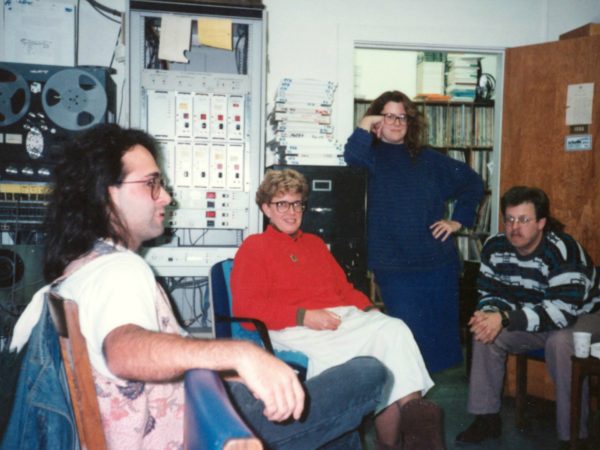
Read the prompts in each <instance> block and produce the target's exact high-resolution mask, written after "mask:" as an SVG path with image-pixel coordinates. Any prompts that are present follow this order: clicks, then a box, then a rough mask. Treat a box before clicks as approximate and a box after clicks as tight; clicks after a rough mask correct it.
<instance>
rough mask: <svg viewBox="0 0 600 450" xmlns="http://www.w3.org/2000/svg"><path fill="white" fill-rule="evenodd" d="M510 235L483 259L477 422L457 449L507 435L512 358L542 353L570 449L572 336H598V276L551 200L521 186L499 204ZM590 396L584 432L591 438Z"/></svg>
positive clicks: (471, 404) (475, 371)
mask: <svg viewBox="0 0 600 450" xmlns="http://www.w3.org/2000/svg"><path fill="white" fill-rule="evenodd" d="M501 210H502V215H503V218H504V226H505V232H504V233H500V234H498V235H496V236H493V237H491V238H490V239H489V240H488V241H487V242H486V244H485V246H484V248H483V251H482V254H481V268H480V273H479V277H478V280H477V287H478V290H479V303H478V305H477V311H475V313H474V314H473V316H472V317H471V319H470V321H469V326H470V327H471V331H472V333H473V363H472V367H471V376H470V381H469V400H468V411H469V412H470V413H471V414H475V420H474V422H473V423H472V424H471V425H470V426H469V427H468V428H467V429H466V430H465V431H463V432H462V433H460V434H459V435H458V436H457V438H456V442H457V443H458V444H475V443H479V442H481V441H483V440H485V439H488V438H496V437H499V436H500V433H501V421H500V415H499V411H500V406H501V395H502V387H503V382H504V373H505V363H506V356H507V353H523V352H528V351H530V350H534V349H539V348H544V349H545V359H546V367H547V368H548V371H549V372H550V375H551V377H552V379H553V380H554V383H555V386H556V422H557V433H558V438H559V440H560V441H561V443H560V446H561V447H563V446H565V448H568V440H569V438H570V426H569V411H570V388H571V355H572V354H573V337H572V333H573V331H575V330H577V331H588V332H592V333H593V340H594V339H596V340H598V339H599V338H600V288H599V274H598V272H597V271H596V269H595V267H594V264H593V262H592V260H591V258H590V257H589V255H588V254H587V253H586V251H585V250H584V249H583V247H582V246H581V245H580V244H579V243H578V242H577V241H576V240H575V239H573V237H571V236H570V235H568V234H566V233H564V232H563V228H564V226H563V225H562V224H561V223H560V222H559V221H557V220H556V219H554V218H553V217H551V216H550V202H549V200H548V196H547V195H546V194H545V193H544V192H543V191H542V190H540V189H537V188H530V187H526V186H516V187H513V188H511V189H509V190H508V191H507V192H506V193H505V194H504V196H503V197H502V199H501ZM587 403H588V402H587V392H584V395H583V401H582V417H581V426H580V430H579V436H578V437H579V438H581V442H580V443H581V445H582V448H584V446H585V439H586V437H587V426H586V425H587V415H588V414H587V413H588V411H587Z"/></svg>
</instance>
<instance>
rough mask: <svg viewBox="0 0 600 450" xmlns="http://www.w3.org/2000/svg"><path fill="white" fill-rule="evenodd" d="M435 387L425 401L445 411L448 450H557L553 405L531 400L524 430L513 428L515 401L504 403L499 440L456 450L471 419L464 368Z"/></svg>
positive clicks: (598, 448) (599, 419)
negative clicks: (501, 430) (437, 405)
mask: <svg viewBox="0 0 600 450" xmlns="http://www.w3.org/2000/svg"><path fill="white" fill-rule="evenodd" d="M433 379H434V381H435V382H436V385H435V387H434V388H433V389H432V390H431V391H430V392H429V394H428V395H427V398H429V399H430V400H433V401H435V402H436V403H437V404H439V405H440V406H441V407H442V408H443V409H444V417H445V422H444V425H445V435H446V445H447V448H448V450H453V449H460V450H501V449H502V450H504V449H506V450H512V449H519V450H520V449H524V450H538V449H539V450H554V449H557V448H558V441H557V438H556V431H555V422H554V403H553V402H548V401H543V400H536V399H531V403H530V405H529V407H528V408H527V416H526V418H527V427H526V428H525V429H524V430H518V429H517V428H516V426H515V407H514V401H513V400H512V399H510V398H506V399H504V402H503V406H502V411H501V415H502V427H503V432H502V436H501V437H500V438H498V439H494V440H488V441H485V442H484V443H482V444H481V445H468V446H457V445H456V444H455V443H454V439H455V437H456V435H457V434H458V433H459V432H461V431H462V430H464V429H465V428H466V427H467V426H469V424H470V423H471V421H472V420H473V417H472V416H470V415H469V414H468V413H467V410H466V409H467V392H468V385H467V383H468V379H467V376H466V371H465V368H464V366H459V367H456V368H452V369H449V370H446V371H443V372H441V373H438V374H435V375H434V376H433ZM592 432H593V433H594V437H593V440H592V442H591V445H590V447H589V449H590V450H600V414H596V415H595V416H594V417H593V420H592ZM372 440H373V431H372V429H369V432H368V433H367V447H368V448H369V449H373V445H372Z"/></svg>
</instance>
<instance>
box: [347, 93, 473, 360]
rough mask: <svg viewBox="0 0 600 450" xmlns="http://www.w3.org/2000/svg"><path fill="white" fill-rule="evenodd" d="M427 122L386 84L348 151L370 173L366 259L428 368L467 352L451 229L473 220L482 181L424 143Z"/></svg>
mask: <svg viewBox="0 0 600 450" xmlns="http://www.w3.org/2000/svg"><path fill="white" fill-rule="evenodd" d="M423 126H424V123H423V117H422V115H421V113H420V112H419V111H418V110H417V108H416V106H415V105H414V104H413V103H412V102H411V100H410V99H409V98H408V97H407V96H406V95H405V94H403V93H402V92H399V91H388V92H384V93H383V94H381V95H380V96H379V97H378V98H377V99H376V100H375V101H374V102H373V103H372V104H371V105H370V107H369V109H368V110H367V112H366V113H365V116H364V117H363V118H362V119H361V121H360V123H359V126H358V127H357V128H356V130H355V131H354V133H352V135H351V136H350V138H349V139H348V142H347V144H346V147H345V152H344V158H345V160H346V162H347V163H348V164H349V165H350V166H359V167H365V168H367V170H368V173H369V185H368V201H367V208H368V246H369V248H368V254H369V256H368V261H369V268H370V269H371V270H372V271H373V272H374V274H375V279H376V280H377V283H378V284H379V287H380V289H381V294H382V297H383V302H384V303H385V307H386V310H387V313H388V314H390V315H392V316H394V317H398V318H401V319H402V320H404V321H405V322H406V323H407V325H408V326H409V327H410V328H411V330H412V331H413V334H414V335H415V339H416V341H417V343H418V344H419V347H420V348H421V353H422V354H423V357H424V359H425V363H426V364H427V367H428V369H429V371H430V372H437V371H440V370H443V369H445V368H447V367H450V366H453V365H456V364H458V363H459V362H460V361H461V360H462V354H461V350H460V336H459V323H458V320H459V312H458V311H459V309H458V278H459V259H458V253H457V250H456V243H455V240H454V236H453V234H454V233H455V232H457V231H458V230H459V229H461V228H462V227H471V226H472V225H473V221H474V217H475V210H476V208H477V205H478V204H479V201H480V200H481V197H482V196H483V183H482V181H481V178H480V177H479V175H478V174H477V173H476V172H474V171H473V170H472V169H471V168H470V167H469V166H467V165H466V164H464V163H462V162H459V161H457V160H454V159H452V158H449V157H447V156H445V155H443V154H442V153H439V152H437V151H435V150H433V149H431V148H426V147H423V146H422V144H421V142H420V139H421V133H422V128H423ZM451 200H453V201H455V205H454V209H453V212H452V217H451V218H450V219H445V218H444V216H445V213H446V203H447V202H448V201H451Z"/></svg>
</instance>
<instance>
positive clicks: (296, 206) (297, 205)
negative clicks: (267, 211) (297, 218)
mask: <svg viewBox="0 0 600 450" xmlns="http://www.w3.org/2000/svg"><path fill="white" fill-rule="evenodd" d="M269 205H275V209H277V212H280V213H284V212H287V211H288V210H289V209H290V206H291V207H292V211H294V212H302V211H304V210H305V209H306V204H305V203H303V202H301V201H300V200H298V201H295V202H286V201H283V200H282V201H280V202H270V203H269Z"/></svg>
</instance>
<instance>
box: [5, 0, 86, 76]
mask: <svg viewBox="0 0 600 450" xmlns="http://www.w3.org/2000/svg"><path fill="white" fill-rule="evenodd" d="M3 3H4V20H5V25H6V26H5V29H4V39H3V41H4V55H5V60H6V61H12V62H19V63H30V64H53V65H60V66H73V65H74V64H75V15H76V8H75V1H74V0H52V1H47V0H44V1H41V0H32V1H29V2H18V1H13V0H5V1H4V2H3Z"/></svg>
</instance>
